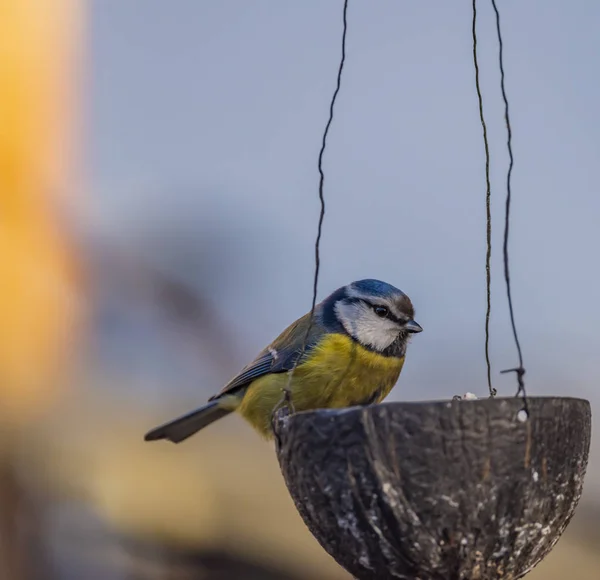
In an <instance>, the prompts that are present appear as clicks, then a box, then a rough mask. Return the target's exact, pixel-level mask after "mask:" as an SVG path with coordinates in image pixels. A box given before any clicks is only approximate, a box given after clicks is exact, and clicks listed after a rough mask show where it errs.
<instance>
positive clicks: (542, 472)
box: [273, 0, 591, 580]
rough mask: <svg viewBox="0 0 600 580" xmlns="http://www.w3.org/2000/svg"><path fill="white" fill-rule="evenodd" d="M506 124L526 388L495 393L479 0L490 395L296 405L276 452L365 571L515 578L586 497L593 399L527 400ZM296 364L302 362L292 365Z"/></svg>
mask: <svg viewBox="0 0 600 580" xmlns="http://www.w3.org/2000/svg"><path fill="white" fill-rule="evenodd" d="M493 6H494V9H495V12H496V18H497V20H496V24H497V31H498V40H499V45H500V69H501V87H502V96H503V98H504V102H505V106H506V108H505V120H506V124H507V129H508V143H507V144H508V151H509V157H510V161H511V164H510V167H509V171H508V175H507V198H506V222H505V233H504V266H505V279H506V287H507V296H508V303H509V310H510V317H511V323H512V328H513V334H514V338H515V342H516V347H517V351H518V355H519V366H518V368H516V369H512V370H513V371H516V374H517V379H518V383H519V391H518V393H517V395H521V396H520V397H513V398H497V397H495V394H496V391H495V389H493V387H492V381H491V365H490V359H489V349H488V346H489V320H490V318H489V314H490V259H491V212H490V179H489V165H490V164H489V147H488V143H487V130H486V125H485V120H484V117H483V105H482V97H481V90H480V87H479V68H478V63H477V50H476V46H477V38H476V32H475V22H476V13H477V12H476V0H473V56H474V64H475V71H476V87H477V93H478V97H479V112H480V119H481V124H482V128H483V138H484V142H485V150H486V161H487V163H486V183H487V192H486V207H487V257H486V282H487V290H488V292H487V296H488V309H487V313H486V345H485V346H486V362H487V365H488V387H489V391H490V395H491V396H490V398H488V399H478V400H468V398H466V399H460V397H459V398H458V399H459V400H456V399H454V400H452V401H440V402H416V403H383V404H379V405H373V406H368V407H353V408H349V409H339V410H318V411H312V412H302V413H293V412H292V411H293V401H290V400H288V399H286V404H285V405H284V406H283V408H281V409H279V410H278V411H276V412H275V414H274V417H273V429H274V434H275V440H276V449H277V456H278V459H279V464H280V466H281V470H282V472H283V476H284V479H285V482H286V485H287V487H288V490H289V492H290V494H291V496H292V498H293V500H294V502H295V504H296V507H297V509H298V511H299V512H300V514H301V516H302V518H303V519H304V522H305V523H306V525H307V526H308V528H309V530H310V531H311V532H312V534H313V535H314V536H315V537H316V538H317V540H318V541H319V542H320V544H321V546H323V548H324V549H325V550H326V551H327V552H328V553H329V554H330V555H331V556H333V558H335V560H336V561H337V562H338V563H339V564H340V565H342V566H343V567H344V568H346V570H348V571H349V572H350V573H351V574H352V575H353V576H354V577H356V578H358V579H359V580H384V579H386V578H399V579H406V580H496V579H498V578H506V579H511V580H514V579H516V578H521V577H522V576H524V575H525V574H527V573H528V572H529V571H530V570H531V569H532V568H533V567H534V566H535V565H536V564H538V563H539V562H540V561H541V560H542V559H543V558H544V556H546V555H547V554H548V552H549V551H550V550H551V549H552V547H553V546H554V544H555V543H556V542H557V541H558V539H559V538H560V536H561V534H562V533H563V531H564V530H565V528H566V526H567V525H568V523H569V521H570V520H571V517H572V516H573V514H574V511H575V508H576V507H577V503H578V501H579V498H580V497H581V493H582V487H583V479H584V475H585V471H586V466H587V461H588V453H589V446H590V437H591V413H590V405H589V403H588V402H587V401H584V400H581V399H575V398H567V397H527V396H526V393H525V385H524V383H523V375H524V372H525V370H524V368H523V357H522V354H521V347H520V344H519V340H518V335H517V331H516V327H515V322H514V313H513V307H512V299H511V292H510V277H509V267H508V229H509V210H510V196H511V191H510V175H511V169H512V149H511V141H510V140H511V131H510V121H509V116H508V101H507V98H506V92H505V89H504V69H503V64H502V39H501V34H500V16H499V13H498V10H497V8H496V4H495V2H493ZM347 8H348V0H345V1H344V14H343V15H344V17H343V23H344V33H343V37H342V60H341V62H340V67H339V71H338V77H337V87H336V90H335V92H334V95H333V99H332V102H331V106H330V117H329V121H328V123H327V125H326V128H325V133H324V135H323V145H322V148H321V152H320V155H319V172H320V174H321V182H320V188H319V196H320V199H321V204H322V205H321V218H320V221H319V232H318V235H317V242H316V247H315V250H316V270H315V282H314V293H313V310H314V305H315V302H316V289H317V280H318V272H319V240H320V235H321V225H322V222H323V216H324V201H323V199H324V198H323V170H322V165H321V162H322V158H323V153H324V150H325V144H326V138H327V133H328V130H329V127H330V125H331V121H332V120H333V110H334V104H335V99H336V96H337V93H338V92H339V89H340V80H341V73H342V69H343V65H344V60H345V54H346V53H345V39H346V30H347ZM292 372H293V371H292Z"/></svg>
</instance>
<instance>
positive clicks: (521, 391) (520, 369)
mask: <svg viewBox="0 0 600 580" xmlns="http://www.w3.org/2000/svg"><path fill="white" fill-rule="evenodd" d="M491 3H492V8H493V10H494V14H495V16H496V33H497V38H498V64H499V68H500V89H501V91H502V100H503V101H504V120H505V124H506V132H507V139H506V147H507V149H508V158H509V164H508V170H507V173H506V202H505V216H504V242H503V258H504V280H505V283H506V296H507V299H508V310H509V315H510V323H511V327H512V333H513V338H514V342H515V346H516V349H517V355H518V362H519V364H518V366H517V367H516V368H511V369H507V370H504V371H501V372H502V373H510V372H514V373H516V375H517V382H518V390H517V393H516V396H519V395H521V396H522V398H523V407H524V411H525V412H526V413H527V414H528V413H529V409H528V404H527V392H526V390H525V381H524V379H523V376H524V375H525V367H524V365H523V351H522V349H521V342H520V340H519V334H518V332H517V326H516V322H515V314H514V307H513V300H512V291H511V280H510V265H509V258H510V256H509V249H508V241H509V233H510V217H511V214H510V211H511V201H512V188H511V178H512V172H513V167H514V156H513V150H512V127H511V123H510V114H509V102H508V96H507V94H506V86H505V73H504V43H503V39H502V29H501V26H500V11H499V10H498V6H497V4H496V0H491ZM476 24H477V0H473V60H474V65H475V86H476V90H477V96H478V98H479V117H480V121H481V125H482V129H483V139H484V146H485V159H486V162H485V171H486V186H487V189H486V210H487V244H486V247H487V252H486V290H487V312H486V324H485V336H486V349H485V354H486V363H487V372H488V386H489V389H490V395H491V396H494V395H495V394H496V389H493V388H492V383H491V366H490V359H489V323H490V306H491V304H490V302H491V301H490V286H491V277H490V256H491V250H492V248H491V231H492V224H491V211H490V210H491V207H490V206H491V191H490V189H491V188H490V150H489V145H488V140H487V127H486V123H485V118H484V114H483V99H482V95H481V88H480V85H479V65H478V61H477V34H476Z"/></svg>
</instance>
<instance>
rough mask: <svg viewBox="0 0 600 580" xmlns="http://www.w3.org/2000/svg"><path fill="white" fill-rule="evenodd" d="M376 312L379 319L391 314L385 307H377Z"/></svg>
mask: <svg viewBox="0 0 600 580" xmlns="http://www.w3.org/2000/svg"><path fill="white" fill-rule="evenodd" d="M374 310H375V314H377V316H379V318H385V317H386V316H387V315H388V314H389V313H390V311H389V310H388V309H387V308H386V307H385V306H375V308H374Z"/></svg>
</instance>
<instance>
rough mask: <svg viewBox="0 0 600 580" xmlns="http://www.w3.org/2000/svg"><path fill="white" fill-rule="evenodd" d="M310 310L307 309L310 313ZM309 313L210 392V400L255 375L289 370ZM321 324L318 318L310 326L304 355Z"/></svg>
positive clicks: (305, 328) (229, 391) (302, 338)
mask: <svg viewBox="0 0 600 580" xmlns="http://www.w3.org/2000/svg"><path fill="white" fill-rule="evenodd" d="M309 314H310V313H309ZM309 314H306V315H305V316H303V317H302V318H299V319H298V320H297V321H296V322H294V323H293V324H291V325H290V326H289V327H288V328H286V329H285V330H284V331H283V332H282V333H281V334H280V335H279V336H278V337H277V338H276V339H275V340H274V341H273V342H272V343H271V344H270V345H269V346H268V347H266V348H264V349H263V350H262V351H261V352H260V353H259V354H258V355H257V357H256V358H255V359H254V360H253V361H252V362H251V363H250V364H248V365H247V366H245V367H244V368H243V369H242V370H241V371H240V373H239V374H238V375H236V376H235V377H234V378H233V379H231V381H229V382H228V383H227V384H226V385H225V387H223V389H222V390H221V392H220V393H218V394H216V395H214V396H212V397H211V398H210V399H209V401H212V400H214V399H218V398H219V397H221V396H222V395H225V394H230V393H234V392H235V391H238V390H239V389H242V388H244V387H246V386H248V385H249V384H250V383H251V382H252V381H254V380H255V379H257V378H259V377H262V376H264V375H266V374H269V373H283V372H287V371H289V370H291V369H292V368H293V367H294V364H296V361H297V360H298V358H299V356H300V355H301V354H302V346H303V342H304V339H305V337H306V330H307V325H308V323H309ZM323 331H324V329H323V326H322V325H321V323H320V322H319V320H318V319H317V318H315V319H314V320H313V324H312V326H311V328H310V332H309V335H308V338H307V339H306V345H305V349H304V357H306V356H308V355H309V354H310V352H311V350H312V349H313V348H314V346H315V344H317V342H318V341H319V338H320V337H321V336H322V334H323Z"/></svg>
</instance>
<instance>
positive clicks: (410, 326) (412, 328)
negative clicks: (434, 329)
mask: <svg viewBox="0 0 600 580" xmlns="http://www.w3.org/2000/svg"><path fill="white" fill-rule="evenodd" d="M404 330H407V331H408V332H414V333H417V332H421V331H422V330H423V329H422V328H421V325H420V324H418V323H416V322H415V321H414V320H409V321H408V322H407V323H406V324H405V325H404Z"/></svg>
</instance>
